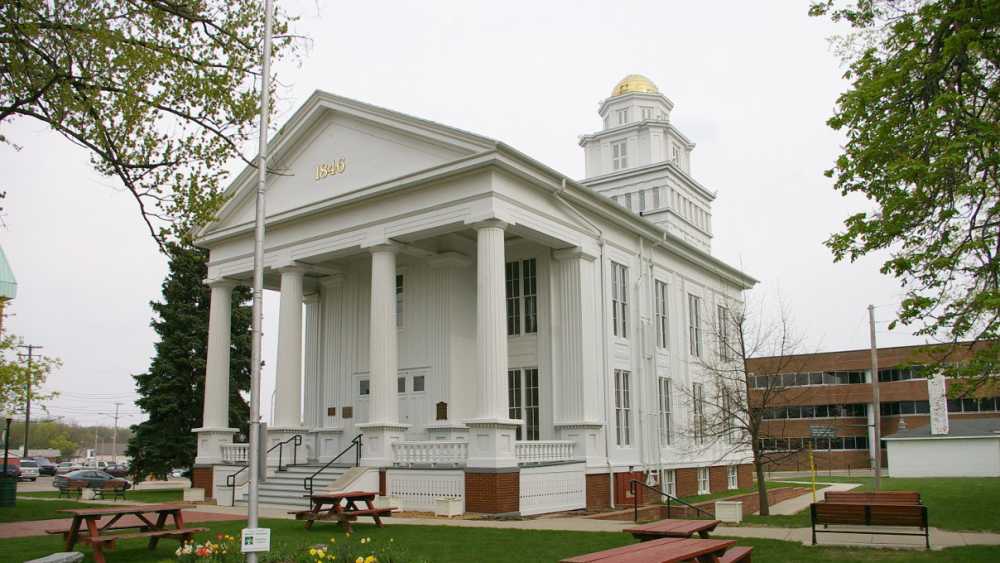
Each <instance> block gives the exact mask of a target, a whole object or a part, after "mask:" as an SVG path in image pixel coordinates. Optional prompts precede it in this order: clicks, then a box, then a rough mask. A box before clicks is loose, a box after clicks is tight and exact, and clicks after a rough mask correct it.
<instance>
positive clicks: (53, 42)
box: [0, 0, 294, 246]
mask: <svg viewBox="0 0 1000 563" xmlns="http://www.w3.org/2000/svg"><path fill="white" fill-rule="evenodd" d="M288 23H289V18H288V17H286V16H285V15H284V14H283V13H282V12H281V11H276V15H275V25H274V31H275V34H276V36H277V40H276V41H275V42H274V47H273V53H272V54H273V57H274V58H275V61H279V60H281V59H282V58H283V57H285V56H288V55H290V54H292V53H293V52H294V44H292V43H291V42H290V41H289V37H288V36H287V35H286V33H285V32H286V31H287V28H288ZM263 24H264V18H263V2H261V0H240V1H238V2H233V1H230V0H56V1H54V2H53V1H51V0H18V1H11V2H2V3H0V38H2V40H0V126H2V125H3V124H5V123H7V122H9V121H10V120H11V119H15V118H29V119H34V120H37V121H41V122H42V123H45V124H46V125H48V126H49V127H51V128H52V129H53V130H54V131H56V132H58V133H59V134H61V135H63V136H64V137H66V138H67V139H69V140H70V141H72V142H73V143H75V144H77V145H79V146H81V147H83V148H84V149H86V150H87V151H88V152H89V153H90V155H91V162H92V164H93V166H94V168H95V169H96V170H97V171H98V172H100V173H101V174H104V175H107V176H109V177H117V178H118V179H119V180H120V181H121V182H122V183H123V184H124V186H125V187H126V188H127V189H128V190H129V191H130V192H131V193H132V195H133V196H134V197H135V201H136V203H137V204H138V208H139V211H140V213H141V216H142V218H143V219H144V220H145V221H146V224H147V226H148V227H149V230H150V232H151V233H152V235H153V236H154V238H156V239H157V241H158V242H159V243H160V244H161V246H162V243H163V240H164V237H165V235H166V234H168V230H167V227H168V226H170V224H171V223H174V225H173V226H174V228H175V231H174V232H183V231H184V230H185V229H186V228H187V227H190V226H191V225H195V224H201V223H204V222H206V220H208V219H210V218H211V217H212V215H213V213H214V212H215V211H216V210H217V208H218V206H219V204H220V200H221V190H220V181H221V179H222V176H223V174H224V170H223V168H224V166H225V165H226V164H227V163H229V162H230V161H232V160H233V159H235V158H241V159H243V160H244V161H245V162H247V163H250V160H249V158H248V157H246V156H245V155H244V154H243V153H242V150H241V147H242V146H243V145H244V144H245V143H246V141H248V139H250V138H252V137H253V135H255V128H256V126H257V116H258V112H259V104H258V100H257V95H258V94H257V91H258V89H259V83H258V79H259V78H260V71H259V70H258V69H259V61H260V60H261V56H260V48H261V47H260V46H261V38H262V37H263V27H264V25H263ZM0 140H4V141H6V142H8V143H9V144H11V145H13V146H14V147H17V145H16V144H15V143H16V142H17V141H18V140H17V139H10V138H9V137H6V136H5V135H3V132H2V130H0ZM165 222H166V223H165ZM177 222H179V223H181V225H180V226H178V225H177V224H176V223H177Z"/></svg>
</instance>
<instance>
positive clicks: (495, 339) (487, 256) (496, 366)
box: [466, 220, 520, 469]
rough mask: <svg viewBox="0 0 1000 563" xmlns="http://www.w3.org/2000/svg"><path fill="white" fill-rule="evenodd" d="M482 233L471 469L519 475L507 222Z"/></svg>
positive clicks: (490, 224) (482, 226) (488, 224)
mask: <svg viewBox="0 0 1000 563" xmlns="http://www.w3.org/2000/svg"><path fill="white" fill-rule="evenodd" d="M475 229H476V249H477V254H476V395H475V405H476V410H475V418H473V419H472V420H468V421H466V425H467V426H468V427H469V429H470V432H469V434H470V436H469V461H468V465H469V467H473V468H491V469H508V468H510V469H516V467H517V459H516V458H515V456H514V438H515V431H516V428H517V427H518V426H519V424H520V422H519V421H516V420H511V419H510V418H509V416H508V410H507V400H508V398H507V315H506V293H505V292H506V286H505V284H504V265H505V258H504V230H505V229H506V224H505V223H503V222H501V221H495V220H490V221H484V222H482V223H478V224H476V225H475Z"/></svg>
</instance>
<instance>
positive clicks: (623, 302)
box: [611, 262, 628, 338]
mask: <svg viewBox="0 0 1000 563" xmlns="http://www.w3.org/2000/svg"><path fill="white" fill-rule="evenodd" d="M611 331H612V333H613V334H614V335H615V336H620V337H622V338H628V268H626V267H625V266H623V265H621V264H619V263H618V262H612V263H611Z"/></svg>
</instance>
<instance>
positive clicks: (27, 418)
mask: <svg viewBox="0 0 1000 563" xmlns="http://www.w3.org/2000/svg"><path fill="white" fill-rule="evenodd" d="M18 348H27V349H28V380H27V381H26V382H25V383H24V387H25V402H24V457H28V424H30V423H31V376H32V371H31V370H32V363H31V361H32V359H33V358H34V355H35V350H40V349H41V348H42V347H41V346H35V345H34V344H28V345H26V346H18Z"/></svg>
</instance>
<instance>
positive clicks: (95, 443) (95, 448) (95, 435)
mask: <svg viewBox="0 0 1000 563" xmlns="http://www.w3.org/2000/svg"><path fill="white" fill-rule="evenodd" d="M100 428H101V427H100V426H95V427H94V467H97V431H98V430H100Z"/></svg>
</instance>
